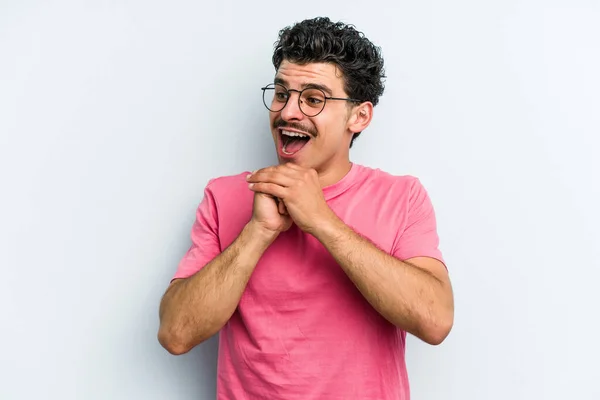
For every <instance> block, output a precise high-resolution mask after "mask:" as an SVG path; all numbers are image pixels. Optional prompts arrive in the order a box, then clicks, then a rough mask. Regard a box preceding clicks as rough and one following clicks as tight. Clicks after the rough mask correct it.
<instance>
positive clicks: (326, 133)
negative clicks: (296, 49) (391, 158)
mask: <svg viewBox="0 0 600 400" xmlns="http://www.w3.org/2000/svg"><path fill="white" fill-rule="evenodd" d="M275 83H279V84H281V85H283V86H285V87H286V88H287V89H296V90H299V91H300V90H302V89H304V88H306V87H311V85H314V86H315V87H319V88H321V89H322V90H323V91H324V93H325V95H326V96H327V97H341V98H346V97H348V95H347V93H346V92H345V91H344V81H343V78H342V76H341V72H340V71H339V69H337V68H336V66H335V65H333V64H329V63H310V64H306V65H299V64H294V63H291V62H288V61H287V60H284V61H283V62H282V63H281V65H280V66H279V70H278V71H277V74H276V75H275ZM298 96H299V93H298V92H290V97H289V100H288V102H287V104H286V105H285V107H284V108H283V109H282V110H281V111H279V112H270V113H269V117H270V122H271V132H272V135H273V140H274V141H275V146H276V149H277V155H278V158H279V162H280V163H285V162H290V161H291V162H294V163H296V164H298V165H300V166H303V167H306V168H314V169H316V170H317V172H323V171H324V170H326V169H328V168H330V167H333V168H335V166H336V164H337V163H343V162H347V161H348V153H349V147H350V140H351V139H352V132H351V131H350V130H349V129H348V120H349V117H350V111H351V110H350V108H349V106H348V103H347V102H346V101H340V100H327V101H326V105H325V108H324V109H323V111H321V112H320V113H319V114H318V115H316V116H314V117H308V116H306V115H305V114H303V113H302V111H300V107H299V105H298ZM303 108H304V109H305V110H306V109H308V107H307V106H305V105H304V104H303ZM308 114H311V113H310V112H309V113H308ZM295 134H301V135H302V134H304V135H307V136H308V139H306V138H303V139H300V138H299V137H298V136H293V135H295ZM290 135H292V136H290ZM294 137H295V138H294Z"/></svg>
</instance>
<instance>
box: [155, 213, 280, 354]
mask: <svg viewBox="0 0 600 400" xmlns="http://www.w3.org/2000/svg"><path fill="white" fill-rule="evenodd" d="M272 240H274V237H273V235H269V234H267V233H266V232H265V230H264V229H260V228H259V227H258V226H257V225H256V224H255V223H254V222H252V221H251V222H249V223H248V224H247V225H246V226H245V228H244V229H243V230H242V232H241V233H240V235H239V236H238V237H237V239H236V240H235V241H234V242H233V243H232V244H231V245H230V246H229V247H228V248H227V249H225V250H224V251H223V252H222V253H221V254H219V255H218V256H217V257H215V258H214V259H213V260H212V261H211V262H209V263H208V264H207V265H206V266H205V267H204V268H202V269H201V270H200V271H198V272H197V273H195V274H194V275H192V276H191V277H189V278H186V279H177V280H175V281H173V282H172V283H171V285H170V286H169V288H168V289H167V291H166V293H165V295H164V296H163V299H162V301H161V304H160V311H159V314H160V328H159V332H158V340H159V342H160V344H161V345H162V346H163V347H164V348H165V349H167V350H168V351H169V352H170V353H172V354H183V353H186V352H188V351H190V350H191V349H192V348H193V347H194V346H196V345H198V344H200V343H201V342H203V341H204V340H206V339H208V338H210V337H211V336H212V335H214V334H215V333H217V332H218V331H219V330H220V329H221V328H222V327H223V325H225V323H227V321H228V320H229V318H231V315H232V314H233V312H234V311H235V309H236V307H237V305H238V303H239V301H240V298H241V296H242V293H243V291H244V289H245V287H246V284H247V283H248V280H249V279H250V275H251V274H252V271H254V267H255V266H256V264H257V263H258V260H259V259H260V257H261V256H262V254H263V253H264V251H265V250H266V249H267V247H268V246H269V244H270V243H271V242H272Z"/></svg>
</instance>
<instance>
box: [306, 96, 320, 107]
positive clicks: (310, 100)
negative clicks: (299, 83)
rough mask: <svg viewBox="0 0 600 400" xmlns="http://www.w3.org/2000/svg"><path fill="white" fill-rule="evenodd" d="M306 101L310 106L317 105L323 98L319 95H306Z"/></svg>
mask: <svg viewBox="0 0 600 400" xmlns="http://www.w3.org/2000/svg"><path fill="white" fill-rule="evenodd" d="M306 102H307V103H308V104H309V105H311V106H318V105H319V104H321V103H322V102H323V100H322V99H321V98H319V97H307V98H306Z"/></svg>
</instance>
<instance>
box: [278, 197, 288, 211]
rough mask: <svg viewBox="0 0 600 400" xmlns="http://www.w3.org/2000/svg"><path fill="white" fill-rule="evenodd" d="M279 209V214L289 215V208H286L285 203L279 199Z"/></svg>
mask: <svg viewBox="0 0 600 400" xmlns="http://www.w3.org/2000/svg"><path fill="white" fill-rule="evenodd" d="M277 207H278V209H279V214H281V215H287V214H288V211H287V207H286V206H285V203H284V202H283V200H281V199H277Z"/></svg>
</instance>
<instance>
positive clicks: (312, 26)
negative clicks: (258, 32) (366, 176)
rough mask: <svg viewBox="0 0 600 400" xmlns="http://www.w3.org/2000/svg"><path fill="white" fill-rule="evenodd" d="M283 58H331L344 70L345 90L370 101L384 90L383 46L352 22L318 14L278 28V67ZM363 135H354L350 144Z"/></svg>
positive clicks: (275, 61) (302, 60)
mask: <svg viewBox="0 0 600 400" xmlns="http://www.w3.org/2000/svg"><path fill="white" fill-rule="evenodd" d="M283 60H288V61H290V62H293V63H297V64H308V63H311V62H331V63H334V64H336V65H337V66H338V67H339V68H340V70H341V71H342V73H343V79H344V90H345V91H346V93H347V94H348V96H349V97H351V98H353V99H359V100H361V101H370V102H371V103H373V106H376V105H377V103H378V102H379V97H380V96H381V95H382V94H383V90H384V78H385V74H384V73H385V72H384V67H383V57H382V56H381V49H380V48H379V47H377V46H375V45H374V44H373V43H371V42H370V41H369V40H368V39H367V38H366V37H365V36H364V34H363V33H362V32H359V31H357V30H356V29H355V27H354V26H353V25H348V24H344V23H342V22H332V21H331V20H330V19H329V18H326V17H317V18H313V19H307V20H304V21H302V22H298V23H296V24H295V25H293V26H291V27H289V26H288V27H286V28H284V29H282V30H280V31H279V39H278V41H277V42H275V50H274V52H273V65H274V66H275V70H278V69H279V66H280V65H281V63H282V62H283ZM359 135H360V132H357V133H355V134H354V136H353V137H352V141H351V142H350V147H352V144H353V143H354V140H356V138H357V137H358V136H359Z"/></svg>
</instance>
